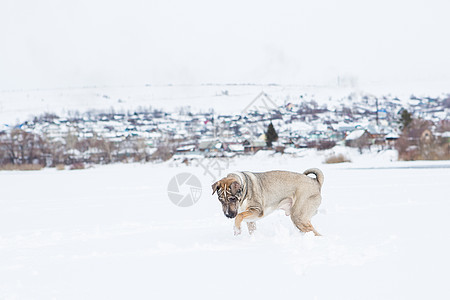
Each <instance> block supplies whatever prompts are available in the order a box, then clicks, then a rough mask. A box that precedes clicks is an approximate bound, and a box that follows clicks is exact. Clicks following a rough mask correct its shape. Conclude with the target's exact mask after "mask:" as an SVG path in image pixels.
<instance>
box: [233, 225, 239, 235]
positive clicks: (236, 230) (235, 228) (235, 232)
mask: <svg viewBox="0 0 450 300" xmlns="http://www.w3.org/2000/svg"><path fill="white" fill-rule="evenodd" d="M240 234H241V228H240V227H236V226H235V227H234V235H240Z"/></svg>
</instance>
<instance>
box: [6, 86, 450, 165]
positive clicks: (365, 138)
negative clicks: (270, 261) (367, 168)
mask: <svg viewBox="0 0 450 300" xmlns="http://www.w3.org/2000/svg"><path fill="white" fill-rule="evenodd" d="M223 93H224V95H225V96H226V91H224V92H223ZM321 103H322V104H318V102H317V101H316V100H315V99H314V98H313V97H309V96H308V95H298V98H297V99H296V100H292V101H289V102H286V101H285V103H283V104H282V105H277V104H276V102H275V101H274V100H273V99H271V97H270V95H268V94H266V93H264V92H261V93H260V94H259V95H255V97H254V98H253V99H249V102H248V105H247V106H246V107H245V109H244V110H243V111H241V112H240V113H239V114H235V115H226V114H221V112H220V111H214V110H213V109H211V110H210V111H209V112H207V113H194V112H192V111H191V110H190V109H189V107H188V106H185V107H183V108H180V109H179V110H178V111H176V112H165V111H163V110H158V109H150V108H149V109H145V108H141V109H140V110H139V111H132V112H130V111H128V112H118V111H114V110H113V109H111V110H110V111H88V112H76V111H75V112H69V113H67V115H64V116H62V115H56V114H54V113H45V114H43V115H39V116H35V117H34V118H32V119H30V120H28V121H26V122H23V123H21V124H15V125H11V124H8V125H7V124H1V125H0V165H24V164H26V165H39V166H42V167H55V166H58V165H60V166H61V165H63V166H73V167H74V168H76V167H77V166H79V167H81V166H83V165H84V164H107V163H114V162H137V161H165V160H168V159H171V158H173V159H182V160H184V161H189V160H190V159H192V158H193V157H196V156H197V157H198V156H200V157H232V156H235V155H251V154H253V153H255V152H257V151H259V150H261V149H273V150H274V151H277V152H281V153H285V154H292V153H295V152H296V151H298V149H301V148H315V149H318V150H324V149H330V148H332V147H334V146H335V145H345V146H348V147H356V148H358V149H360V151H362V150H363V149H365V148H371V147H377V149H380V148H381V149H393V148H395V147H397V149H398V147H399V146H398V145H397V143H398V140H399V139H400V138H401V136H402V133H405V129H406V128H405V126H403V125H405V123H404V122H405V113H406V116H410V118H411V119H412V120H414V119H416V120H421V123H420V124H421V125H417V126H419V127H420V128H419V129H417V130H414V133H411V134H409V136H408V137H406V140H407V141H408V142H407V145H404V147H403V146H402V147H403V148H404V149H403V148H402V151H406V152H408V151H410V152H411V151H416V152H417V151H419V150H420V149H419V148H420V147H421V144H423V143H426V142H427V141H428V143H431V142H433V143H434V144H433V145H435V146H437V147H438V148H439V151H438V154H436V155H438V156H437V157H436V156H435V157H434V158H433V157H428V158H427V157H424V159H448V154H449V153H448V152H449V147H448V145H449V138H450V124H449V115H450V95H444V96H442V97H438V98H431V97H416V96H414V95H411V96H410V97H409V98H408V99H399V98H397V97H394V96H382V97H375V96H372V95H364V94H362V95H361V94H350V95H348V96H347V97H345V98H342V99H340V101H333V102H330V103H332V104H323V103H324V102H323V101H322V102H321ZM406 121H407V120H406ZM424 122H425V123H426V124H425V123H424ZM269 124H272V125H273V128H274V129H275V131H276V135H277V138H276V139H274V140H273V143H272V141H270V143H268V142H269V141H268V139H267V130H268V126H269ZM402 126H403V127H402ZM418 149H419V150H418ZM433 153H434V152H433ZM439 153H440V154H439ZM421 155H422V156H423V153H422V154H421ZM405 157H406V158H407V156H405ZM416 158H418V159H420V156H418V157H416ZM411 159H414V156H413V157H411Z"/></svg>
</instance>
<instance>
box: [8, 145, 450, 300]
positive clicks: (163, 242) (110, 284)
mask: <svg viewBox="0 0 450 300" xmlns="http://www.w3.org/2000/svg"><path fill="white" fill-rule="evenodd" d="M388 157H389V155H387V154H386V155H384V156H380V157H378V158H377V157H361V158H354V159H353V158H352V160H353V161H354V162H353V163H346V164H339V165H324V164H321V161H322V160H323V157H319V156H314V155H312V156H311V155H307V156H304V157H288V156H286V155H285V156H271V155H268V154H267V153H263V152H262V153H261V154H257V155H255V156H254V157H248V158H240V159H234V160H232V161H230V162H229V165H227V170H221V171H220V172H219V170H218V169H217V168H215V169H211V173H212V174H213V175H214V176H217V177H218V176H223V175H225V174H226V172H227V171H232V170H253V171H263V170H269V169H286V170H294V171H298V172H303V171H304V170H305V169H306V168H309V167H317V166H318V167H320V168H321V169H322V170H323V171H324V174H325V183H324V186H323V191H322V193H323V203H322V205H321V208H320V211H319V214H318V215H317V216H315V217H314V218H313V220H312V223H313V224H314V226H315V227H316V229H317V230H318V231H319V232H320V233H321V234H323V236H322V237H315V236H313V235H310V234H306V235H305V234H302V233H300V232H298V231H297V229H295V228H294V226H293V225H292V224H291V221H290V219H289V218H288V217H285V216H284V214H283V213H281V212H275V213H273V214H272V215H270V216H268V217H267V218H265V219H263V220H262V221H260V222H259V223H258V224H257V226H258V230H257V232H256V234H255V235H254V236H249V235H248V233H247V231H246V230H243V234H242V235H241V236H237V237H235V236H233V226H232V223H233V221H232V220H229V219H227V218H225V216H224V215H223V214H222V212H221V207H220V205H219V202H218V200H217V198H216V196H211V194H210V193H211V190H210V184H211V183H212V181H213V176H212V175H211V174H209V173H205V170H204V169H203V168H202V167H201V166H197V165H196V164H192V165H190V166H185V165H176V164H174V163H164V164H129V165H110V166H103V167H96V168H92V169H86V170H77V171H68V170H67V171H56V170H54V169H46V170H43V171H32V172H0V299H181V298H183V299H230V298H237V299H238V298H239V299H240V298H244V297H247V299H249V298H251V299H271V298H272V299H283V298H284V297H286V298H285V299H449V297H450V292H449V289H448V286H447V282H448V276H447V275H446V274H447V273H448V270H449V267H450V259H449V258H448V255H449V253H450V241H449V238H448V232H447V231H448V228H450V218H449V211H450V202H449V194H450V185H449V182H450V172H449V171H450V162H448V161H445V162H442V161H441V162H439V161H438V162H390V161H389V160H390V159H389V158H388ZM202 164H203V165H206V162H202ZM210 167H211V166H210ZM211 168H212V167H211ZM181 172H189V173H192V174H194V175H195V176H197V178H198V179H199V180H200V181H201V184H202V193H201V197H200V199H199V201H198V202H197V203H196V204H194V205H193V206H191V207H187V208H182V207H178V206H176V205H174V204H173V203H172V202H171V201H170V200H169V197H168V193H167V186H168V183H169V181H170V179H171V178H172V177H173V176H175V175H176V174H178V173H181ZM244 229H245V228H244ZM274 297H276V298H274Z"/></svg>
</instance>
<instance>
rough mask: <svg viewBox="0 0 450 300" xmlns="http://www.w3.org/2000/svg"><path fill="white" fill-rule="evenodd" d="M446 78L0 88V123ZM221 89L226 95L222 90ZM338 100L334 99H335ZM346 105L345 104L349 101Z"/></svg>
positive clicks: (424, 91)
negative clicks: (348, 83) (352, 83)
mask: <svg viewBox="0 0 450 300" xmlns="http://www.w3.org/2000/svg"><path fill="white" fill-rule="evenodd" d="M447 86H448V84H447V82H445V84H436V85H430V84H428V85H423V84H422V85H416V86H413V87H411V86H401V85H396V86H393V87H389V88H387V87H386V86H383V88H381V87H379V86H376V85H375V86H365V87H364V88H359V89H356V88H344V87H339V88H338V87H332V86H329V87H324V86H299V85H173V86H172V85H160V86H158V85H156V86H129V87H86V88H66V89H49V90H17V91H1V90H0V125H2V124H9V125H14V124H17V123H20V122H24V121H26V120H29V119H32V118H33V117H34V116H36V115H39V114H42V113H45V112H48V113H56V114H59V115H60V116H62V117H64V116H67V114H68V113H70V112H74V111H78V112H81V113H84V112H86V111H89V110H101V111H111V110H115V111H116V112H128V111H135V110H139V109H140V108H146V109H148V108H150V107H151V108H152V109H161V108H162V109H164V110H166V111H169V112H173V111H176V110H178V109H179V108H181V107H187V106H189V107H190V108H191V110H192V111H194V112H199V111H202V112H208V111H209V110H210V109H212V108H214V110H215V112H216V113H220V114H238V113H240V112H242V111H243V110H244V109H245V108H246V107H247V105H249V104H250V103H251V102H252V100H253V99H254V98H255V97H256V96H257V95H258V94H260V93H261V92H262V91H264V92H265V93H267V94H268V95H269V96H270V97H271V99H272V100H273V101H274V103H275V104H276V105H283V104H286V103H289V102H297V101H299V100H300V98H299V97H300V95H303V96H305V97H306V99H307V100H312V99H314V100H315V101H316V102H317V103H319V104H324V103H326V104H328V105H330V104H331V105H337V103H338V102H339V101H340V100H345V98H346V97H347V96H349V95H350V94H351V93H362V94H364V95H370V94H375V95H378V96H381V95H393V96H397V97H399V98H400V99H401V100H402V101H406V100H407V99H409V97H410V95H411V94H415V95H416V96H436V97H438V96H442V95H444V92H448V91H447ZM224 93H226V95H224ZM337 101H338V102H337ZM347 104H348V105H350V104H351V103H349V100H347Z"/></svg>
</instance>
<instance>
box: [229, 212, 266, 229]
mask: <svg viewBox="0 0 450 300" xmlns="http://www.w3.org/2000/svg"><path fill="white" fill-rule="evenodd" d="M260 215H261V212H260V211H259V210H257V209H249V210H246V211H244V212H241V213H240V214H238V215H237V216H236V219H235V220H234V235H238V234H241V223H242V221H244V219H247V218H256V217H258V216H260Z"/></svg>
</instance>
